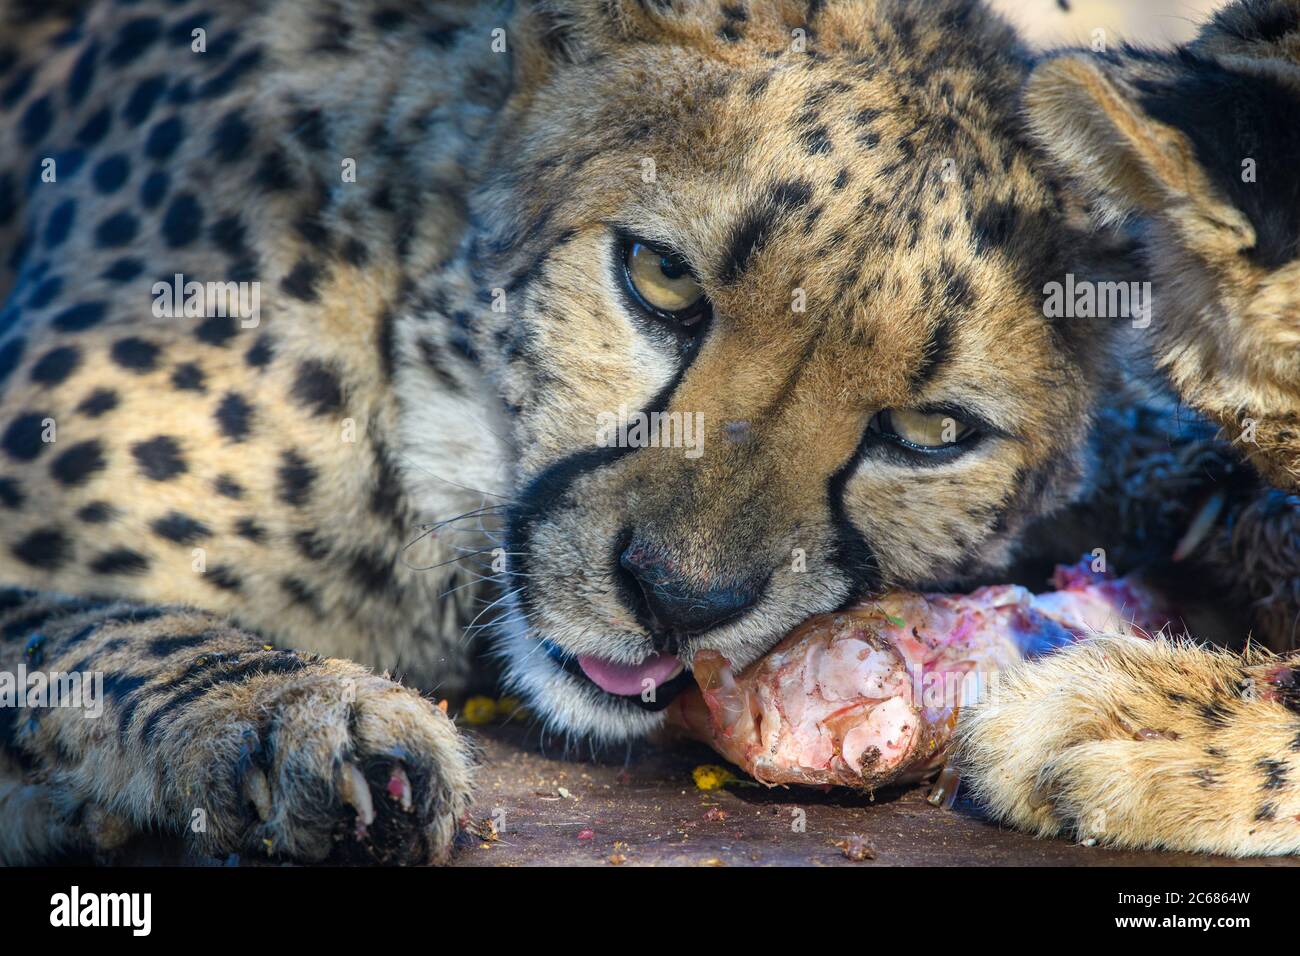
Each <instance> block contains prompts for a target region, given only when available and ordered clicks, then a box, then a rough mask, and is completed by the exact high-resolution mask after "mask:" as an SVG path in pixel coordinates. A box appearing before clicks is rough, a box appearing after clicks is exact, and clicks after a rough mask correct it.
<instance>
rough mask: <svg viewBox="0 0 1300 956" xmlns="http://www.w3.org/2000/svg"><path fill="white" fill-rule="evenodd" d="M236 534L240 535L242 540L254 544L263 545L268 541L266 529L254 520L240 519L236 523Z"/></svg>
mask: <svg viewBox="0 0 1300 956" xmlns="http://www.w3.org/2000/svg"><path fill="white" fill-rule="evenodd" d="M235 534H237V535H239V536H240V537H241V538H247V539H248V540H249V541H252V542H253V543H254V544H261V543H262V542H263V541H264V540H266V529H265V528H263V527H262V526H261V525H260V524H258V523H257V522H256V521H254V520H253V519H252V518H240V519H239V520H238V521H236V522H235Z"/></svg>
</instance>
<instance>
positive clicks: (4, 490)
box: [0, 476, 26, 511]
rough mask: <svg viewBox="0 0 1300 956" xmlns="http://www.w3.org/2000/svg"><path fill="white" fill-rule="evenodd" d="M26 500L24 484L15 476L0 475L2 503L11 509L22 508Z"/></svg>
mask: <svg viewBox="0 0 1300 956" xmlns="http://www.w3.org/2000/svg"><path fill="white" fill-rule="evenodd" d="M25 500H26V495H24V494H23V488H22V485H20V484H18V481H17V480H16V479H14V478H9V477H7V476H5V477H0V505H3V506H4V507H6V508H8V509H10V510H11V511H12V510H14V509H15V508H21V507H22V506H23V502H24V501H25Z"/></svg>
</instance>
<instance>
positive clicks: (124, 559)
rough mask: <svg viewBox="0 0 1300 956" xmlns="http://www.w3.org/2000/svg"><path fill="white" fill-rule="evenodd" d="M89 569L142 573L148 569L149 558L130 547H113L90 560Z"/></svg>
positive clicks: (109, 573) (112, 572)
mask: <svg viewBox="0 0 1300 956" xmlns="http://www.w3.org/2000/svg"><path fill="white" fill-rule="evenodd" d="M90 570H91V571H93V572H94V573H95V574H106V575H113V574H125V575H137V574H144V573H145V572H146V571H148V570H149V559H148V558H147V557H145V556H144V555H143V554H141V553H140V552H139V551H134V550H132V549H131V548H113V549H112V550H111V551H105V552H103V553H102V554H100V555H99V556H98V557H96V558H95V559H94V560H92V561H91V562H90Z"/></svg>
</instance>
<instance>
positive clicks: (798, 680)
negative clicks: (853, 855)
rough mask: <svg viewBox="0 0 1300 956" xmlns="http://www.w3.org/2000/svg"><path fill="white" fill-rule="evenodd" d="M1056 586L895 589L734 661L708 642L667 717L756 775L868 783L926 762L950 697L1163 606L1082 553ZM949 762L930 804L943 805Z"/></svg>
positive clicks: (1157, 613)
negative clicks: (741, 665) (736, 665)
mask: <svg viewBox="0 0 1300 956" xmlns="http://www.w3.org/2000/svg"><path fill="white" fill-rule="evenodd" d="M1054 583H1055V585H1056V588H1057V590H1055V591H1051V592H1047V593H1045V594H1040V595H1035V594H1032V593H1031V592H1029V591H1028V590H1026V589H1025V588H1022V587H1017V586H1014V585H1001V586H996V587H986V588H981V589H980V590H978V591H975V592H974V593H972V594H917V593H912V592H904V591H895V592H892V593H890V594H885V595H882V596H881V597H879V598H876V599H873V600H870V601H866V602H863V603H862V604H859V605H858V606H856V607H852V608H849V609H847V610H844V611H840V612H837V613H833V614H825V615H820V616H817V617H814V618H812V619H810V620H808V621H805V622H804V623H803V624H801V625H800V626H799V627H798V628H796V629H795V630H794V631H793V632H791V633H790V634H789V635H787V636H786V637H785V638H784V639H783V640H782V641H780V642H779V643H778V644H777V645H776V647H774V648H773V649H772V650H771V651H769V652H768V653H767V655H765V656H764V657H762V658H760V659H759V660H757V661H755V662H754V663H752V664H750V665H749V666H748V667H747V668H745V669H743V670H741V671H739V672H735V671H734V670H733V668H732V666H731V663H730V662H729V661H728V660H727V659H726V658H725V657H723V656H722V655H721V654H719V653H718V652H716V651H711V650H701V651H699V652H698V653H697V654H696V656H695V659H694V661H693V666H692V670H693V674H694V676H695V680H696V683H697V684H698V688H697V689H691V690H687V691H686V692H685V693H683V694H682V695H681V696H680V697H679V698H678V699H677V700H675V701H674V702H673V703H672V705H671V706H670V707H669V708H668V712H667V717H668V724H669V726H670V727H675V728H677V729H678V730H680V731H682V732H684V733H685V734H686V735H688V736H691V737H695V738H696V739H699V740H702V741H704V742H705V743H707V744H709V745H710V746H712V747H713V748H714V749H715V750H717V751H718V753H720V754H722V756H724V757H726V758H727V759H728V760H730V761H731V762H732V763H734V764H736V765H737V766H739V767H740V768H742V769H743V770H745V771H746V772H748V773H749V774H750V775H751V776H753V777H754V779H756V780H758V781H759V782H760V783H764V784H767V785H769V786H776V785H780V784H792V783H793V784H806V785H811V786H827V785H832V786H844V787H854V788H857V789H866V790H873V789H875V788H877V787H880V786H884V785H886V784H892V783H912V782H916V781H919V780H922V779H926V778H928V777H930V776H932V775H934V773H935V772H937V771H938V770H939V769H940V768H941V767H942V766H943V765H944V762H945V760H946V759H947V756H948V746H949V742H950V741H951V738H952V731H953V728H954V727H955V726H956V723H957V717H958V713H959V711H960V708H961V707H962V706H964V705H965V704H966V703H969V702H970V701H971V700H973V699H975V697H976V696H978V695H980V694H982V693H986V692H987V691H988V689H989V687H990V685H991V684H992V682H993V681H994V680H995V679H996V676H997V673H998V672H999V671H1001V670H1003V669H1005V668H1007V667H1009V666H1011V665H1013V664H1015V663H1017V662H1018V661H1020V660H1022V659H1023V658H1025V657H1027V656H1035V655H1038V654H1044V653H1048V652H1050V651H1051V650H1053V649H1054V648H1056V647H1060V646H1062V645H1064V644H1068V643H1070V642H1072V641H1074V640H1077V639H1080V638H1084V637H1087V636H1088V635H1089V634H1092V633H1096V632H1099V631H1128V632H1130V633H1136V634H1139V635H1141V634H1142V633H1143V632H1152V631H1155V630H1159V629H1160V628H1162V627H1164V626H1165V625H1166V624H1167V622H1168V621H1169V620H1170V615H1169V614H1168V612H1167V611H1166V610H1165V609H1163V608H1161V607H1160V606H1159V602H1158V601H1157V600H1156V598H1155V597H1154V596H1153V595H1151V594H1149V593H1148V592H1146V591H1145V590H1144V589H1143V588H1142V586H1141V585H1140V583H1139V582H1137V581H1135V580H1130V579H1118V580H1117V579H1114V578H1108V577H1106V576H1105V575H1104V574H1102V573H1098V572H1094V571H1092V570H1091V568H1090V565H1089V564H1088V563H1087V562H1080V563H1079V564H1077V565H1075V566H1072V567H1061V568H1058V569H1057V573H1056V575H1055V577H1054ZM956 788H957V778H956V773H955V771H954V772H951V773H945V774H941V776H940V780H939V784H938V786H937V787H936V788H935V793H934V801H935V802H936V803H937V804H938V805H941V806H950V805H951V803H952V800H953V799H954V798H955V792H956Z"/></svg>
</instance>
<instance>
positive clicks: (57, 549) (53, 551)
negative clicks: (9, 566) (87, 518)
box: [10, 528, 72, 571]
mask: <svg viewBox="0 0 1300 956" xmlns="http://www.w3.org/2000/svg"><path fill="white" fill-rule="evenodd" d="M10 550H11V552H12V553H13V556H14V557H15V558H17V559H18V560H19V561H21V562H22V563H23V564H27V565H30V566H31V567H33V568H40V569H41V570H42V571H55V570H57V569H58V568H60V567H61V566H62V565H63V564H64V563H65V562H66V561H67V560H68V558H70V557H71V556H72V541H71V540H70V539H69V538H68V536H67V535H66V534H64V533H63V531H62V530H61V529H59V528H38V529H37V530H35V531H33V532H32V533H31V534H29V535H27V536H26V537H25V538H23V539H22V540H21V541H19V542H18V543H16V544H15V545H14V546H13V547H12V548H11V549H10Z"/></svg>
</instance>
